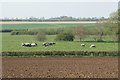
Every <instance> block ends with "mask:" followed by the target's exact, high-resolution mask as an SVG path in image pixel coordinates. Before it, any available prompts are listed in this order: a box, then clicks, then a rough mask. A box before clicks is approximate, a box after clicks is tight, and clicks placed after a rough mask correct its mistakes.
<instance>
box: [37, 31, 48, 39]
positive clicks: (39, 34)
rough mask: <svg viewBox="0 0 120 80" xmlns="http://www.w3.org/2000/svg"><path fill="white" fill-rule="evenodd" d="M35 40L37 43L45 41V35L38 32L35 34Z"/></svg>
mask: <svg viewBox="0 0 120 80" xmlns="http://www.w3.org/2000/svg"><path fill="white" fill-rule="evenodd" d="M36 39H37V40H38V41H44V40H46V35H45V33H43V32H38V34H37V36H36Z"/></svg>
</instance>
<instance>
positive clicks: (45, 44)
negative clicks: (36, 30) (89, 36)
mask: <svg viewBox="0 0 120 80" xmlns="http://www.w3.org/2000/svg"><path fill="white" fill-rule="evenodd" d="M55 44H56V43H55V42H50V43H48V42H45V43H43V44H42V46H45V47H47V46H50V45H55ZM22 46H23V47H35V46H37V43H22ZM81 47H85V44H81ZM92 47H96V46H95V45H94V44H92V45H91V46H90V48H92Z"/></svg>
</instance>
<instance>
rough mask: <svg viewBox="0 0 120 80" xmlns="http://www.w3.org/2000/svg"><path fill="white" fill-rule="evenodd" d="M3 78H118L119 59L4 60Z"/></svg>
mask: <svg viewBox="0 0 120 80" xmlns="http://www.w3.org/2000/svg"><path fill="white" fill-rule="evenodd" d="M2 68H3V69H2V70H3V74H2V77H3V78H118V58H103V57H101V58H100V57H99V58H90V57H89V58H57V57H56V58H55V57H48V58H45V57H43V58H42V57H41V58H39V57H38V58H3V59H2Z"/></svg>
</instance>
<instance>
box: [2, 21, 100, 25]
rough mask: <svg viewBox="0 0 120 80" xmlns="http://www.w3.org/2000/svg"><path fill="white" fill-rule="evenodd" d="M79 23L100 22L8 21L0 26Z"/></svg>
mask: <svg viewBox="0 0 120 80" xmlns="http://www.w3.org/2000/svg"><path fill="white" fill-rule="evenodd" d="M79 23H99V22H98V21H78V22H75V21H71V22H68V21H66V22H25V21H24V22H19V21H10V22H9V21H7V22H0V24H79Z"/></svg>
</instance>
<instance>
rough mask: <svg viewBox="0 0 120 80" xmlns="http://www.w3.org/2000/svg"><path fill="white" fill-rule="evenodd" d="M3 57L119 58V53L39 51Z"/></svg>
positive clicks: (6, 54) (5, 53)
mask: <svg viewBox="0 0 120 80" xmlns="http://www.w3.org/2000/svg"><path fill="white" fill-rule="evenodd" d="M2 56H73V57H74V56H76V57H77V56H78V57H79V56H81V57H82V56H93V57H94V56H98V57H99V56H119V52H118V51H39V52H2Z"/></svg>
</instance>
